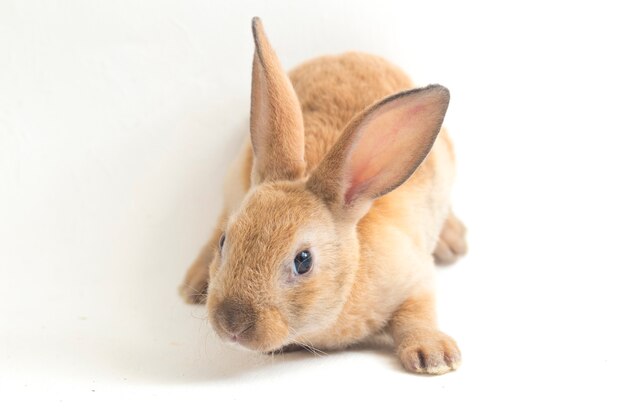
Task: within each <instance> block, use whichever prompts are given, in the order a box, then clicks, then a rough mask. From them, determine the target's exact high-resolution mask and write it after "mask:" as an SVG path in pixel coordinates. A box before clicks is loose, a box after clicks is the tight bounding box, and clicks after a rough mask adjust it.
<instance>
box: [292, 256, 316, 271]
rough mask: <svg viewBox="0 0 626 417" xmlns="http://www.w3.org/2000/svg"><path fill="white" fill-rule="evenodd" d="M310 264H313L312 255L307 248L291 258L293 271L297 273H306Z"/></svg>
mask: <svg viewBox="0 0 626 417" xmlns="http://www.w3.org/2000/svg"><path fill="white" fill-rule="evenodd" d="M311 266H313V257H312V256H311V252H309V251H308V250H303V251H302V252H300V253H298V254H297V255H296V257H295V258H294V259H293V271H294V272H295V273H296V274H297V275H302V274H306V273H307V272H309V271H310V270H311Z"/></svg>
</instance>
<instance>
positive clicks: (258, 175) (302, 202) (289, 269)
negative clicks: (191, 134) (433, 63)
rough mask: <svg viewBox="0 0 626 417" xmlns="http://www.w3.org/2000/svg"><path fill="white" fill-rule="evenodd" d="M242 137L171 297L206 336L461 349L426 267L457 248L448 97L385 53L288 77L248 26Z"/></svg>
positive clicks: (445, 358) (418, 363) (460, 234)
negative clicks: (206, 236)
mask: <svg viewBox="0 0 626 417" xmlns="http://www.w3.org/2000/svg"><path fill="white" fill-rule="evenodd" d="M252 32H253V36H254V43H255V52H254V59H253V65H252V95H251V112H250V139H249V140H246V141H245V143H244V145H243V147H242V148H241V150H240V152H239V154H238V156H237V157H236V159H235V161H234V163H233V165H232V167H231V169H230V171H229V172H228V174H227V178H226V186H225V198H224V208H223V211H222V213H221V215H220V217H219V220H218V222H217V226H216V228H215V231H214V232H213V235H212V237H211V238H210V240H209V242H208V243H207V244H206V245H205V246H204V248H203V249H202V250H201V253H200V255H199V256H198V258H197V259H196V261H195V262H194V263H193V265H192V266H191V267H190V268H189V270H188V273H187V275H186V277H185V280H184V282H183V283H182V285H181V286H180V293H181V295H182V297H183V298H184V299H185V300H186V301H187V302H190V303H205V304H206V308H207V309H208V316H209V321H210V323H211V325H212V327H213V329H214V330H215V332H216V333H217V335H218V336H219V337H220V338H222V339H223V340H225V341H228V342H234V343H236V344H238V345H241V346H243V347H245V348H248V349H251V350H255V351H259V352H265V353H269V352H275V351H282V350H284V351H288V350H291V349H292V348H294V347H298V346H304V347H307V348H310V349H320V350H335V349H342V348H345V347H348V346H350V345H353V344H355V343H357V342H361V341H364V340H366V339H368V338H369V337H370V336H372V335H378V334H387V335H390V336H391V340H393V343H394V346H395V349H396V351H397V355H398V356H399V359H400V361H401V363H402V364H403V366H404V367H405V368H406V369H407V370H409V371H412V372H416V373H426V374H443V373H446V372H449V371H452V370H455V369H457V367H458V366H459V364H460V363H461V353H460V351H459V348H458V347H457V344H456V342H455V341H454V340H453V339H452V338H451V337H450V336H448V335H446V334H445V333H443V332H442V331H440V330H439V329H438V327H437V324H436V318H435V294H434V288H433V272H434V265H435V262H437V263H451V262H453V261H455V260H456V259H457V258H458V257H459V256H461V255H463V254H464V253H465V251H466V243H465V227H464V225H463V224H462V223H461V221H459V219H458V218H456V217H455V215H454V214H453V213H452V211H451V208H450V200H449V194H450V188H451V185H452V181H453V177H454V175H455V155H454V152H453V148H452V143H451V140H450V138H449V136H448V134H447V133H446V131H445V130H444V129H442V123H443V119H444V115H445V113H446V110H447V107H448V102H449V92H448V90H447V89H446V88H445V87H443V86H440V85H429V86H427V87H423V88H415V87H414V86H413V84H412V82H411V80H410V79H409V77H408V76H407V75H406V74H405V73H404V72H402V71H401V70H400V69H399V68H397V67H396V66H394V65H392V64H390V63H389V62H387V61H385V60H384V59H382V58H379V57H376V56H372V55H368V54H364V53H356V52H350V53H345V54H343V55H338V56H323V57H319V58H316V59H312V60H310V61H308V62H305V63H304V64H302V65H300V66H299V67H297V68H295V69H294V70H293V71H291V73H290V74H289V76H288V75H287V74H286V73H285V72H284V71H283V69H282V67H281V64H280V62H279V60H278V58H277V56H276V53H275V52H274V50H273V48H272V46H271V45H270V43H269V41H268V38H267V36H266V34H265V32H264V29H263V25H262V23H261V20H260V19H259V18H254V19H253V20H252Z"/></svg>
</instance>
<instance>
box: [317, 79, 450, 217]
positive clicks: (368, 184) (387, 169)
mask: <svg viewBox="0 0 626 417" xmlns="http://www.w3.org/2000/svg"><path fill="white" fill-rule="evenodd" d="M449 100H450V95H449V92H448V90H447V89H446V88H445V87H442V86H440V85H431V86H428V87H425V88H420V89H415V90H409V91H405V92H402V93H398V94H396V95H393V96H391V97H388V98H386V99H384V100H382V101H381V102H379V103H377V104H375V105H373V106H372V107H370V108H368V109H366V110H364V111H363V112H362V113H360V114H359V115H357V116H356V117H355V118H354V119H352V120H351V121H350V123H349V124H348V126H347V127H346V128H345V129H344V131H343V133H342V134H341V136H340V138H339V140H338V141H337V143H335V145H334V146H333V147H332V148H331V150H330V151H329V152H328V154H327V155H326V156H325V157H324V159H323V160H322V162H321V163H320V164H319V165H318V167H317V168H316V169H315V171H313V173H312V174H311V177H310V178H309V180H308V182H307V187H308V188H309V189H310V190H311V191H313V192H314V193H315V194H317V195H318V196H319V197H320V198H322V200H324V201H325V202H326V204H328V205H329V206H330V207H331V208H332V209H333V210H335V211H336V212H337V214H338V215H339V216H340V217H347V218H350V219H354V218H355V217H356V218H358V217H360V216H362V215H363V214H364V213H365V210H366V209H367V208H368V207H369V205H370V203H371V201H372V200H374V199H376V198H377V197H380V196H382V195H385V194H387V193H388V192H390V191H392V190H394V189H395V188H397V187H398V186H400V185H401V184H402V183H403V182H405V181H406V180H407V179H408V178H409V177H410V176H411V175H412V174H413V172H415V170H416V169H417V167H418V166H419V165H420V164H421V163H422V161H423V160H424V159H425V158H426V156H427V155H428V153H429V152H430V149H431V148H432V146H433V144H434V142H435V139H436V138H437V134H438V133H439V130H440V129H441V124H442V123H443V118H444V116H445V113H446V110H447V108H448V102H449Z"/></svg>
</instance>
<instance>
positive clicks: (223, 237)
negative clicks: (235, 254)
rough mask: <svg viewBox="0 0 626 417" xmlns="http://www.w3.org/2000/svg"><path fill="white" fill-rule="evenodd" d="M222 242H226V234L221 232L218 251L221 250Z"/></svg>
mask: <svg viewBox="0 0 626 417" xmlns="http://www.w3.org/2000/svg"><path fill="white" fill-rule="evenodd" d="M224 242H226V235H225V234H224V233H222V236H221V237H220V252H221V251H222V248H223V247H224Z"/></svg>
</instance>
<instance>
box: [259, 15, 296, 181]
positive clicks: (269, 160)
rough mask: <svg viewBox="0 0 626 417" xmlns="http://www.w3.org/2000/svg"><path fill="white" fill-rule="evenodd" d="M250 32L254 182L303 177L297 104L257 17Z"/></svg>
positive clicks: (289, 82) (285, 75)
mask: <svg viewBox="0 0 626 417" xmlns="http://www.w3.org/2000/svg"><path fill="white" fill-rule="evenodd" d="M252 33H253V35H254V44H255V50H254V61H253V63H252V100H251V109H250V137H251V139H252V149H253V151H254V168H253V182H255V183H259V182H263V181H276V180H295V179H298V178H301V177H302V176H303V175H304V171H305V168H306V164H305V160H304V123H303V121H302V111H301V109H300V102H299V101H298V97H297V96H296V93H295V91H294V89H293V86H292V85H291V81H290V80H289V77H287V74H286V73H285V72H284V71H283V69H282V67H281V65H280V62H279V61H278V57H277V56H276V53H275V52H274V50H273V49H272V46H271V45H270V43H269V41H268V39H267V36H266V35H265V32H264V31H263V25H262V23H261V19H259V18H258V17H255V18H254V19H252Z"/></svg>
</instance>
